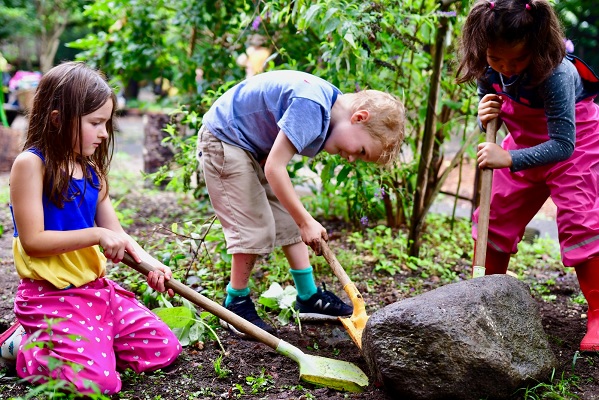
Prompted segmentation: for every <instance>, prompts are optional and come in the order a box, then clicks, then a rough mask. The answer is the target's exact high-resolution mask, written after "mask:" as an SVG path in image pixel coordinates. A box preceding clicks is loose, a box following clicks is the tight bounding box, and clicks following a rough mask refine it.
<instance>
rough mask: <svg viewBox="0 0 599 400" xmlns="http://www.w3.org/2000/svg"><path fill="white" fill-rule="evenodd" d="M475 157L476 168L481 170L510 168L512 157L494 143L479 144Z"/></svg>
mask: <svg viewBox="0 0 599 400" xmlns="http://www.w3.org/2000/svg"><path fill="white" fill-rule="evenodd" d="M476 157H477V158H476V161H477V162H478V166H479V168H481V169H484V168H491V169H497V168H508V167H511V166H512V156H511V155H510V153H509V152H508V151H507V150H504V149H502V148H501V146H499V145H497V144H495V143H491V142H483V143H480V144H479V145H478V153H476Z"/></svg>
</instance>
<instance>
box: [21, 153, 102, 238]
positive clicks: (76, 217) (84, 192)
mask: <svg viewBox="0 0 599 400" xmlns="http://www.w3.org/2000/svg"><path fill="white" fill-rule="evenodd" d="M28 151H29V152H31V153H33V154H35V155H37V156H38V157H39V158H41V159H42V161H44V157H43V155H42V154H41V153H40V152H39V151H38V150H37V149H28ZM89 172H90V173H91V179H92V180H91V182H90V181H89V180H87V179H71V183H70V186H69V189H68V199H69V200H68V201H65V202H64V207H63V208H59V207H57V206H56V205H55V204H54V203H52V202H51V201H50V199H49V198H48V196H47V194H46V193H45V192H44V194H43V195H42V204H43V207H44V230H47V231H74V230H78V229H85V228H91V227H93V226H95V218H96V207H97V205H98V197H99V194H100V189H99V186H100V180H99V178H98V175H97V174H96V172H95V171H94V170H93V168H90V169H89ZM10 209H11V214H12V205H11V206H10ZM13 226H14V230H15V232H14V235H13V236H14V237H17V236H19V233H18V232H17V224H16V223H15V221H14V215H13Z"/></svg>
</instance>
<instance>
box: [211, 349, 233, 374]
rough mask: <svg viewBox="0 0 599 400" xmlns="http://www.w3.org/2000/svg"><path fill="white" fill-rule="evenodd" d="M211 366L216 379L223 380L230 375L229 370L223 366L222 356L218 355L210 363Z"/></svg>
mask: <svg viewBox="0 0 599 400" xmlns="http://www.w3.org/2000/svg"><path fill="white" fill-rule="evenodd" d="M212 366H213V367H214V372H215V373H216V377H217V378H219V379H224V378H226V377H227V376H229V375H230V374H231V370H230V369H228V368H227V367H226V366H225V365H223V355H222V354H219V356H218V357H216V358H215V359H214V360H213V361H212Z"/></svg>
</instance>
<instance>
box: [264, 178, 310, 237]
mask: <svg viewBox="0 0 599 400" xmlns="http://www.w3.org/2000/svg"><path fill="white" fill-rule="evenodd" d="M265 174H266V180H268V183H269V184H270V187H271V188H272V191H273V192H274V194H275V196H277V198H278V199H279V201H280V202H281V204H282V205H283V207H285V209H287V211H288V212H289V215H291V218H293V220H294V221H295V223H296V224H297V225H298V226H302V225H304V224H305V223H306V222H307V221H308V220H310V219H311V218H312V216H311V215H310V213H308V211H307V210H306V208H305V207H304V205H303V204H302V202H301V201H300V199H299V198H298V196H297V193H296V192H295V189H294V188H293V184H292V183H291V179H290V178H289V174H288V173H287V170H286V169H283V170H280V169H279V170H277V169H274V170H273V169H269V170H267V171H265Z"/></svg>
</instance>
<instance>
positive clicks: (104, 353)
mask: <svg viewBox="0 0 599 400" xmlns="http://www.w3.org/2000/svg"><path fill="white" fill-rule="evenodd" d="M15 314H16V315H17V318H18V319H19V321H20V322H21V324H22V325H23V328H24V329H25V332H26V334H25V336H24V337H23V341H22V343H21V346H20V348H19V352H18V353H17V374H18V375H19V376H20V377H22V378H26V379H27V380H29V381H34V382H36V383H41V382H45V381H46V377H52V378H58V379H63V380H66V381H69V382H71V383H73V384H74V385H75V387H76V388H77V390H78V391H79V392H80V393H93V390H92V389H91V386H90V383H91V382H94V383H95V384H96V385H97V387H98V388H99V389H100V391H101V393H103V394H113V393H117V392H118V391H119V390H120V389H121V378H120V376H119V373H118V372H117V370H119V371H123V370H124V369H126V368H131V369H133V370H134V371H135V372H137V373H141V372H144V371H152V370H156V369H159V368H162V367H165V366H167V365H169V364H171V363H172V362H173V361H174V360H175V358H177V356H178V355H179V353H181V351H182V348H181V345H180V343H179V341H178V340H177V337H176V336H175V335H174V334H173V332H172V331H171V330H170V329H169V328H168V326H167V325H166V324H165V323H164V322H162V321H161V320H160V319H159V318H158V317H157V316H156V315H155V314H153V313H152V312H150V311H149V310H148V309H147V308H146V307H144V306H143V305H142V304H141V303H140V302H139V301H137V300H136V299H135V297H134V295H133V293H131V292H128V291H126V290H125V289H123V288H121V287H120V286H119V285H117V284H116V283H115V282H113V281H111V280H109V279H106V278H98V279H96V280H95V281H93V282H90V283H88V284H86V285H84V286H82V287H79V288H70V289H65V290H59V289H56V288H55V287H54V286H53V285H51V284H50V283H48V282H46V281H38V280H31V279H23V280H22V281H21V284H20V285H19V288H18V290H17V295H16V298H15ZM44 317H46V318H51V319H62V321H55V322H54V323H53V324H51V331H52V332H51V334H50V335H49V334H48V332H46V331H41V332H42V333H41V335H40V336H39V337H37V338H35V340H36V341H37V342H41V343H46V344H50V343H51V345H52V348H50V347H48V346H44V347H42V348H38V347H33V348H26V347H27V342H28V340H29V339H30V338H31V337H32V336H35V335H32V334H33V333H35V332H36V331H39V330H40V329H41V330H47V328H48V324H47V323H46V321H45V320H44ZM52 359H53V360H54V361H53V360H52ZM56 360H57V361H59V363H58V364H57V363H56V362H55V361H56ZM75 364H76V365H75ZM73 365H75V366H74V367H73ZM78 369H81V370H80V371H78ZM37 379H39V380H37Z"/></svg>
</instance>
